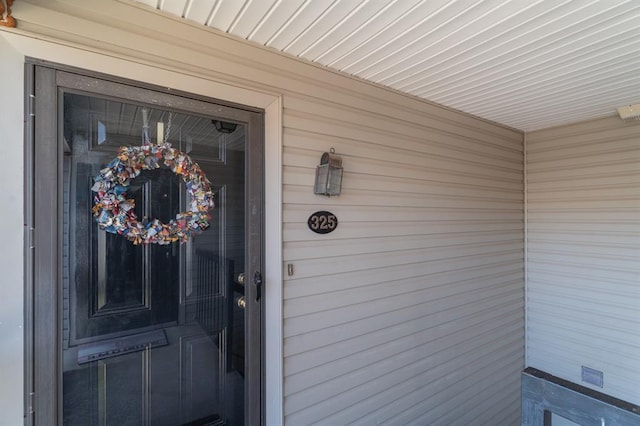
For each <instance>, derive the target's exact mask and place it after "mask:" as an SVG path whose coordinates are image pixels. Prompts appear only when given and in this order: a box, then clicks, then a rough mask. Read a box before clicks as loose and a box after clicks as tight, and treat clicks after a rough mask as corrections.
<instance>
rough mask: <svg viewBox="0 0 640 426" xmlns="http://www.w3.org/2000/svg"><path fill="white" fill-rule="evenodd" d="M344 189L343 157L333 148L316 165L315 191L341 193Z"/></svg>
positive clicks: (316, 192) (332, 193) (325, 193)
mask: <svg viewBox="0 0 640 426" xmlns="http://www.w3.org/2000/svg"><path fill="white" fill-rule="evenodd" d="M341 190H342V158H340V157H339V156H337V155H336V150H335V149H333V148H331V150H330V152H325V153H324V154H322V157H321V158H320V165H319V166H317V167H316V184H315V186H314V188H313V193H314V194H316V195H326V196H327V197H330V196H332V195H340V191H341Z"/></svg>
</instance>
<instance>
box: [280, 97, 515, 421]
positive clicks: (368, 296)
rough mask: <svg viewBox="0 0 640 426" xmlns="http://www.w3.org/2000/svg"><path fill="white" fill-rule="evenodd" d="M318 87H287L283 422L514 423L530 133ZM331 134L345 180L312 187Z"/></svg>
mask: <svg viewBox="0 0 640 426" xmlns="http://www.w3.org/2000/svg"><path fill="white" fill-rule="evenodd" d="M314 97H315V93H308V94H306V95H305V94H291V95H288V96H286V97H285V99H284V106H285V114H284V161H283V163H284V179H283V182H284V212H283V213H284V263H285V265H286V264H288V263H291V264H292V265H293V268H294V274H293V276H291V277H286V275H285V277H286V278H285V284H284V337H285V340H284V352H285V364H284V370H285V371H284V372H285V386H284V390H285V407H284V411H285V416H286V420H287V423H288V424H291V425H303V424H305V425H306V424H314V423H319V424H326V425H340V424H347V423H355V424H362V425H370V424H376V423H378V422H381V423H384V422H390V423H392V424H408V423H412V422H413V423H414V424H472V423H474V424H482V423H487V424H489V423H490V424H518V423H519V417H518V416H519V398H520V396H519V395H520V393H519V387H520V381H519V371H520V369H521V368H522V366H523V358H522V356H523V338H522V333H523V323H522V315H523V288H522V281H523V267H522V256H523V240H522V234H523V216H522V203H523V192H522V176H523V171H522V152H521V136H520V135H519V134H515V133H511V134H509V133H506V132H504V131H503V130H502V129H499V128H491V127H489V126H486V125H484V124H482V126H481V128H478V127H477V126H478V124H479V122H477V121H475V120H472V119H469V118H467V117H464V116H457V117H456V116H452V117H450V118H449V119H448V120H434V119H432V116H431V114H430V112H429V111H425V113H424V114H423V115H422V116H421V117H420V116H415V117H402V116H397V117H390V116H388V115H386V114H383V113H381V112H379V111H378V109H379V107H378V104H377V103H376V102H372V103H371V104H370V105H368V108H367V109H364V108H354V107H353V106H352V104H353V101H351V102H349V101H350V100H346V102H330V101H327V100H321V99H314ZM385 97H386V101H395V102H403V101H404V100H403V99H402V98H399V97H396V95H394V94H391V93H388V94H385ZM379 102H380V104H382V103H384V102H385V99H384V97H383V98H381V99H380V100H379ZM397 115H400V114H397ZM331 147H334V148H335V149H336V152H337V153H338V154H340V155H341V156H342V157H343V161H344V167H345V173H344V187H343V193H342V195H341V196H339V197H333V198H324V197H318V196H315V195H313V193H312V186H313V180H314V171H315V166H316V165H317V164H318V163H319V160H320V156H321V154H322V152H323V151H327V150H329V149H330V148H331ZM316 210H329V211H331V212H333V213H335V214H336V215H337V217H338V219H339V226H338V228H337V230H336V231H335V232H333V233H331V234H328V235H321V236H320V235H316V234H313V233H312V232H310V231H309V230H308V229H307V224H306V221H307V218H308V216H309V215H310V214H311V213H312V212H314V211H316Z"/></svg>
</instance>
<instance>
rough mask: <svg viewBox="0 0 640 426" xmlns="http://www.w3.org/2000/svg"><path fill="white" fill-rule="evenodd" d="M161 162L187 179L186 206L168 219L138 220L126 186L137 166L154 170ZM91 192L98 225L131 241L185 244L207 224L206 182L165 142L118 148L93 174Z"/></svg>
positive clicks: (138, 169)
mask: <svg viewBox="0 0 640 426" xmlns="http://www.w3.org/2000/svg"><path fill="white" fill-rule="evenodd" d="M162 162H164V165H165V166H167V167H169V168H170V169H171V171H172V172H174V173H175V174H176V175H178V176H181V177H182V179H183V180H184V182H185V183H186V186H187V192H188V193H189V195H190V196H191V205H190V209H189V210H188V211H185V212H181V213H178V214H177V215H176V217H175V219H172V220H171V221H169V223H162V222H161V221H159V220H158V219H151V220H149V219H147V218H144V219H143V220H142V221H138V218H137V217H136V214H135V212H134V207H135V201H134V200H133V199H127V189H128V188H129V186H130V184H131V180H133V179H134V178H136V177H137V176H138V175H139V174H140V173H141V172H142V170H153V169H157V168H159V167H160V164H161V163H162ZM91 190H92V191H93V192H95V193H96V195H95V197H94V205H93V210H92V211H93V215H94V216H95V217H96V221H97V222H98V227H99V228H100V229H103V230H105V231H106V232H110V233H112V234H118V235H123V236H124V237H126V238H127V239H128V240H129V241H132V242H133V244H136V245H137V244H151V243H155V244H162V245H164V244H170V243H172V242H174V241H180V242H181V243H184V242H185V241H187V240H188V239H189V238H190V237H191V236H192V235H194V234H196V233H199V232H202V231H203V230H205V229H207V228H208V227H209V219H210V218H211V217H210V216H209V213H208V212H209V209H210V208H212V207H213V192H212V191H211V182H209V179H207V177H206V176H205V174H204V172H203V171H202V169H201V168H200V166H199V165H198V164H197V163H195V162H194V161H192V160H191V158H190V157H189V156H188V155H187V154H185V153H183V152H181V151H179V150H177V149H175V148H173V147H172V146H171V145H170V144H169V143H167V142H165V143H163V144H159V145H152V144H145V145H141V146H122V147H120V149H119V150H118V155H117V156H116V158H114V159H113V160H112V161H111V162H110V163H109V164H107V167H105V168H104V169H102V170H101V171H100V174H99V175H98V176H96V177H95V184H94V185H93V187H92V188H91Z"/></svg>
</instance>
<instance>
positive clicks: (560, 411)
mask: <svg viewBox="0 0 640 426" xmlns="http://www.w3.org/2000/svg"><path fill="white" fill-rule="evenodd" d="M551 413H553V414H556V415H559V416H561V417H563V418H565V419H567V420H569V421H572V422H574V423H577V424H579V425H582V426H602V425H608V426H630V425H638V424H640V407H639V406H637V405H632V404H629V403H626V402H624V401H620V400H617V399H615V398H611V397H608V396H607V395H604V394H601V393H600V392H594V391H591V390H590V389H588V388H585V387H583V386H579V385H576V384H574V383H570V382H567V381H565V380H562V379H559V378H558V377H555V376H552V375H550V374H547V373H544V372H542V371H539V370H536V369H532V368H528V369H526V370H525V371H524V372H523V373H522V425H523V426H547V425H548V424H549V423H548V419H549V418H550V417H551V416H550V414H551Z"/></svg>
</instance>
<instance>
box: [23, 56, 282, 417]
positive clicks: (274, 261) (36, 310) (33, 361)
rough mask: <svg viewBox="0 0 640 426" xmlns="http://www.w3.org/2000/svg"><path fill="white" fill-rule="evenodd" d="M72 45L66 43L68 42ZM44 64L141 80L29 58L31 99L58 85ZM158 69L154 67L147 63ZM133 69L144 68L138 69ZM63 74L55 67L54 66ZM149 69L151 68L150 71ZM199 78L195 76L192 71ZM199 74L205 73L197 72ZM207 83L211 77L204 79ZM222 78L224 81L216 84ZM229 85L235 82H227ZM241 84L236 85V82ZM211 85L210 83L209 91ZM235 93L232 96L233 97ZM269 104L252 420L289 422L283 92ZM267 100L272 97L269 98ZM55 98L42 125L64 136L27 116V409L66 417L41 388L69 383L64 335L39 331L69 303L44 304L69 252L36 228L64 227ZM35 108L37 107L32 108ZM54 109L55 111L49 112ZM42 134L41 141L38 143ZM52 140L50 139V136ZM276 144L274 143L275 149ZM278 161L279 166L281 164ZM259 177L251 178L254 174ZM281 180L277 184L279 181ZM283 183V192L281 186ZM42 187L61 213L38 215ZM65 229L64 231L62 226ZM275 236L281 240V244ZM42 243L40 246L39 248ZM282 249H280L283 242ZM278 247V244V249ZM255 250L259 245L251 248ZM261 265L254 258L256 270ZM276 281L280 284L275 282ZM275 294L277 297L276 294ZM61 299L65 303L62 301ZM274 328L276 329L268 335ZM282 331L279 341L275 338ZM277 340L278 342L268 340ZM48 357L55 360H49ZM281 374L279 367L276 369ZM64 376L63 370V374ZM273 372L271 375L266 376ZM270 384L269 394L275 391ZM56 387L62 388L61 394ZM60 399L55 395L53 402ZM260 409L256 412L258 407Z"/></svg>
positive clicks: (44, 200)
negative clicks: (40, 70) (285, 406)
mask: <svg viewBox="0 0 640 426" xmlns="http://www.w3.org/2000/svg"><path fill="white" fill-rule="evenodd" d="M65 49H66V48H65ZM105 59H108V60H109V61H118V62H126V61H122V60H114V58H105ZM36 65H44V66H46V67H54V68H56V69H58V70H63V71H75V72H79V73H80V74H82V75H86V76H93V77H98V78H104V79H107V80H111V81H116V82H128V83H131V82H132V81H134V80H129V79H128V78H127V77H128V76H126V77H122V76H116V77H114V76H113V75H108V76H107V75H105V74H102V73H96V72H91V71H87V70H84V69H82V70H79V69H78V68H75V67H73V66H69V65H59V64H54V63H51V62H47V61H46V60H38V59H29V58H28V59H27V65H26V69H25V88H26V95H27V96H25V102H26V103H27V104H30V103H31V101H32V100H33V99H32V98H31V96H30V95H31V93H32V92H31V90H30V89H32V88H33V86H34V85H36V86H37V85H40V84H53V86H54V87H55V78H54V77H53V80H51V78H52V77H50V76H45V77H43V80H42V81H37V80H35V75H34V72H33V69H34V67H35V66H36ZM136 65H137V66H140V64H136ZM147 68H151V67H147ZM133 74H136V75H140V74H137V73H135V72H133ZM53 75H55V73H53ZM143 75H144V74H143ZM175 76H176V77H180V78H184V77H185V76H184V75H182V74H175ZM191 79H192V80H193V78H191ZM196 80H201V79H197V78H196ZM201 82H203V83H206V82H207V81H206V80H201ZM135 85H136V86H138V87H143V88H150V89H153V90H160V91H164V92H166V93H171V94H177V95H186V96H187V97H190V98H194V99H198V100H206V101H212V99H211V98H210V97H208V96H203V95H193V94H192V93H191V92H183V91H180V92H179V91H175V90H172V89H166V88H165V87H166V86H157V85H152V84H150V83H144V82H138V81H135ZM216 85H219V84H216ZM227 89H229V87H227ZM231 89H233V88H231ZM239 91H240V92H244V93H241V96H239V98H242V99H246V95H247V93H246V92H247V91H246V89H239ZM209 92H210V90H209ZM224 93H225V94H226V95H228V94H229V91H228V90H225V91H224ZM227 97H229V96H227ZM259 98H261V100H262V102H260V103H259V105H260V104H262V105H264V106H265V108H264V111H265V122H264V130H265V138H264V148H265V149H264V151H265V153H264V155H265V157H264V162H263V164H264V167H265V169H266V170H265V175H264V185H263V187H264V193H265V194H266V193H268V194H269V197H264V200H263V199H262V198H260V200H258V199H255V200H252V201H250V202H251V203H254V204H255V203H260V204H261V205H262V206H263V209H264V210H263V211H264V216H265V219H264V221H263V224H264V228H263V229H259V230H258V229H256V228H255V226H254V228H253V229H250V230H248V233H255V232H259V233H261V234H262V235H263V238H264V239H266V240H267V241H270V242H271V243H270V244H261V245H262V246H263V247H264V249H263V250H264V251H263V253H264V256H266V261H261V263H262V264H263V265H264V268H260V269H257V270H262V272H263V275H264V276H265V288H264V290H263V300H264V302H263V312H262V314H261V315H262V326H263V331H262V333H261V336H262V337H260V335H258V336H257V337H256V336H254V337H251V338H252V339H256V338H257V339H260V338H262V343H261V347H262V350H263V354H262V357H261V359H262V366H258V367H259V369H258V370H256V371H254V372H253V373H252V374H255V375H258V376H259V377H260V380H259V382H260V383H261V386H260V388H261V389H262V392H261V393H262V402H261V404H260V406H261V407H263V408H262V409H261V412H259V413H258V414H257V417H256V418H255V419H252V418H251V417H249V418H248V423H250V424H258V423H263V424H264V423H265V421H267V420H268V421H269V423H271V422H272V421H276V422H277V423H281V421H282V398H283V395H282V316H281V315H282V314H281V313H282V289H281V283H282V281H281V279H282V273H281V270H280V269H281V268H280V265H281V256H282V254H281V244H282V237H281V207H280V206H281V202H280V200H281V190H280V182H281V159H280V156H281V123H280V120H281V109H282V108H281V99H280V97H279V96H273V95H272V96H264V94H260V96H259ZM265 100H268V101H271V102H270V103H268V102H264V101H265ZM53 101H54V100H53V99H49V100H48V102H53ZM213 101H214V102H220V101H219V100H213ZM222 102H223V103H224V104H225V105H228V106H232V107H237V105H238V104H234V102H229V101H228V100H224V99H223V100H222ZM45 105H47V100H46V99H38V100H37V101H36V102H35V115H36V116H38V123H39V124H38V125H39V128H44V129H48V130H47V131H46V132H45V135H54V136H53V137H55V138H56V140H54V141H51V140H48V141H47V140H44V139H43V137H44V138H46V137H47V136H45V135H38V134H36V135H35V137H33V136H34V133H35V129H34V127H33V124H34V123H33V121H34V120H33V117H32V116H30V117H27V118H29V119H27V120H26V122H27V125H26V127H25V140H26V145H25V177H26V179H25V199H26V203H25V223H26V225H27V227H28V228H29V229H32V231H31V232H29V233H28V236H27V241H26V242H25V251H26V253H25V254H26V255H25V261H26V264H27V265H26V270H27V271H29V270H31V271H33V272H32V273H31V274H29V273H26V274H25V281H26V283H25V412H26V413H27V414H30V413H31V414H32V413H33V412H35V413H36V418H40V419H51V418H59V414H57V410H58V406H57V405H58V398H57V396H56V397H54V398H47V396H46V395H42V393H41V391H42V390H44V389H42V388H43V387H45V388H46V387H48V388H49V389H57V392H59V391H60V388H61V377H56V372H57V373H59V369H58V368H56V369H55V371H51V369H50V368H48V366H47V365H51V359H52V358H51V352H52V351H53V352H54V353H55V354H56V355H55V356H54V358H53V359H54V360H55V361H54V363H55V364H56V365H58V361H59V360H57V359H55V357H57V356H58V354H59V348H58V345H59V339H58V336H57V333H51V332H47V331H46V330H37V329H35V328H34V325H35V322H34V316H36V315H37V317H38V318H39V319H43V318H46V320H47V321H51V323H52V324H55V326H57V325H58V324H59V320H60V315H61V307H60V306H56V305H55V304H52V303H50V302H49V303H48V304H47V303H42V301H43V300H49V301H51V300H58V296H57V291H58V288H57V287H58V277H59V276H60V270H59V268H60V267H59V265H61V253H60V251H59V250H58V244H59V243H58V235H57V234H56V233H55V232H34V231H33V230H40V229H55V230H59V229H60V227H59V225H60V221H61V214H60V212H59V207H58V199H59V198H58V195H59V193H60V181H59V179H58V166H57V165H58V164H59V163H60V160H61V159H60V158H59V157H61V155H62V150H61V149H59V147H58V139H59V138H58V131H57V130H56V128H57V125H58V123H57V114H46V113H45V111H44V110H43V108H45ZM242 108H244V109H247V108H248V109H254V110H255V109H258V108H251V107H242ZM27 115H31V114H27ZM47 116H49V117H48V118H47ZM34 140H36V141H37V142H38V143H33V141H34ZM43 142H44V143H43ZM267 147H270V148H267ZM34 158H42V159H46V161H47V162H52V163H53V164H56V166H55V167H41V165H40V164H35V163H34V161H33V160H34ZM274 166H276V167H274ZM47 181H53V182H57V183H56V185H57V191H44V190H43V189H44V188H42V187H41V184H42V183H43V182H47ZM248 182H251V179H249V180H248ZM274 184H275V185H274ZM274 189H276V191H274ZM35 194H38V195H39V197H38V207H37V208H38V210H40V211H42V210H45V211H53V212H57V214H51V215H37V214H35V213H36V212H35V211H34V208H33V207H34V196H35ZM56 232H57V231H56ZM273 243H275V244H273ZM34 247H35V249H34ZM276 247H277V250H273V248H276ZM270 248H272V249H270ZM248 250H249V251H251V250H252V249H251V248H250V247H248ZM254 267H259V266H257V265H255V264H254V265H252V270H253V268H254ZM270 284H273V285H270ZM274 296H275V297H274ZM59 303H60V302H58V304H59ZM267 333H269V334H267ZM274 337H275V340H274ZM268 342H270V343H268ZM47 359H48V360H47ZM274 373H275V374H274ZM57 375H59V374H57ZM265 379H266V380H265ZM267 390H269V395H267ZM57 392H56V393H57ZM52 401H54V402H53V403H52ZM254 416H256V414H255V413H254ZM30 418H32V416H26V419H27V420H26V423H27V424H30ZM257 418H260V419H261V420H260V421H259V422H258V423H256V422H255V420H257Z"/></svg>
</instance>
